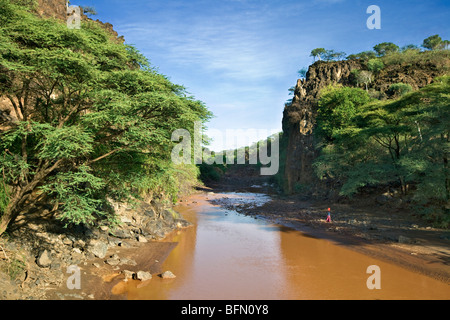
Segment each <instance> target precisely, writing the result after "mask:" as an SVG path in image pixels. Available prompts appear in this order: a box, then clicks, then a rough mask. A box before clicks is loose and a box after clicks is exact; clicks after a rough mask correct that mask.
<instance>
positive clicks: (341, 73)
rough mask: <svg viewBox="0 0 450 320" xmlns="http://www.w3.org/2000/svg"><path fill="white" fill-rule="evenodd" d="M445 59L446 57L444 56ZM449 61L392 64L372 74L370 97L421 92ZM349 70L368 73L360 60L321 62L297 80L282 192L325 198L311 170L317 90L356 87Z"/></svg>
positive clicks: (289, 110) (286, 117)
mask: <svg viewBox="0 0 450 320" xmlns="http://www.w3.org/2000/svg"><path fill="white" fill-rule="evenodd" d="M447 57H448V56H447ZM448 62H449V61H448V59H446V61H444V63H443V62H442V61H439V60H433V59H422V60H420V59H417V61H415V62H411V61H408V62H404V63H398V64H395V63H392V64H389V65H387V66H385V68H383V69H382V70H381V71H379V73H376V74H373V79H372V81H371V83H370V84H369V85H368V90H369V92H370V93H371V95H373V96H375V97H377V98H380V99H385V98H388V97H389V95H390V92H389V87H390V86H391V85H392V84H395V83H400V82H401V83H406V84H410V85H411V87H412V88H413V89H414V90H417V89H419V88H422V87H424V86H426V85H428V84H430V83H431V82H433V79H434V78H435V77H437V76H440V75H443V74H444V73H445V70H448V64H449V63H448ZM352 70H367V67H366V63H365V62H364V61H362V60H345V61H333V62H324V61H317V62H316V63H314V64H313V65H311V66H310V67H309V70H308V73H307V75H306V79H299V80H298V81H297V85H296V87H295V92H294V98H293V100H292V104H290V105H286V107H285V109H284V113H283V138H282V139H283V140H284V145H285V146H286V149H285V150H284V152H285V162H284V172H283V173H282V174H283V181H284V186H283V187H284V191H285V192H286V193H296V192H305V191H307V192H308V195H322V196H324V195H325V196H326V195H327V193H328V192H329V189H328V188H326V186H323V185H321V182H320V181H319V180H318V179H317V178H316V176H315V174H314V170H313V167H312V164H313V161H314V159H315V158H316V157H317V155H318V152H319V151H318V150H317V148H316V143H315V139H314V127H315V117H316V113H317V107H318V98H319V94H320V90H321V89H323V88H324V87H326V86H328V85H330V84H334V85H336V84H340V85H344V86H356V79H355V75H354V73H352Z"/></svg>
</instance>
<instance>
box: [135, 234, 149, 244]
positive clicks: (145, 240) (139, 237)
mask: <svg viewBox="0 0 450 320" xmlns="http://www.w3.org/2000/svg"><path fill="white" fill-rule="evenodd" d="M137 240H138V241H139V242H142V243H147V242H148V240H147V239H145V237H144V236H143V235H139V236H138V239H137Z"/></svg>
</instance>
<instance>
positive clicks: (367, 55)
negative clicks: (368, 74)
mask: <svg viewBox="0 0 450 320" xmlns="http://www.w3.org/2000/svg"><path fill="white" fill-rule="evenodd" d="M376 57H377V55H376V53H375V52H374V51H363V52H360V53H356V54H351V55H349V56H348V57H347V59H349V60H356V59H361V60H366V61H367V60H369V59H374V58H376Z"/></svg>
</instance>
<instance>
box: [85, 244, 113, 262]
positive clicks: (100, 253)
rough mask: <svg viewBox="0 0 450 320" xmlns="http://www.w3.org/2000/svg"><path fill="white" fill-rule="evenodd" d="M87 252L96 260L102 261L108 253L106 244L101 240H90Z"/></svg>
mask: <svg viewBox="0 0 450 320" xmlns="http://www.w3.org/2000/svg"><path fill="white" fill-rule="evenodd" d="M87 251H88V252H90V253H92V254H93V255H94V256H96V257H97V258H100V259H103V258H104V257H106V252H107V251H108V244H107V243H106V242H104V241H102V240H92V241H91V243H90V245H89V247H88V248H87Z"/></svg>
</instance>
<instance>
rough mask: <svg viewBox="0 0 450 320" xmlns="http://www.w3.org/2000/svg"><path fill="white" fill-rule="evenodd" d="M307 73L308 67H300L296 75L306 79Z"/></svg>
mask: <svg viewBox="0 0 450 320" xmlns="http://www.w3.org/2000/svg"><path fill="white" fill-rule="evenodd" d="M307 73H308V69H307V68H301V69H300V70H298V75H299V77H300V78H301V79H306V74H307Z"/></svg>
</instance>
